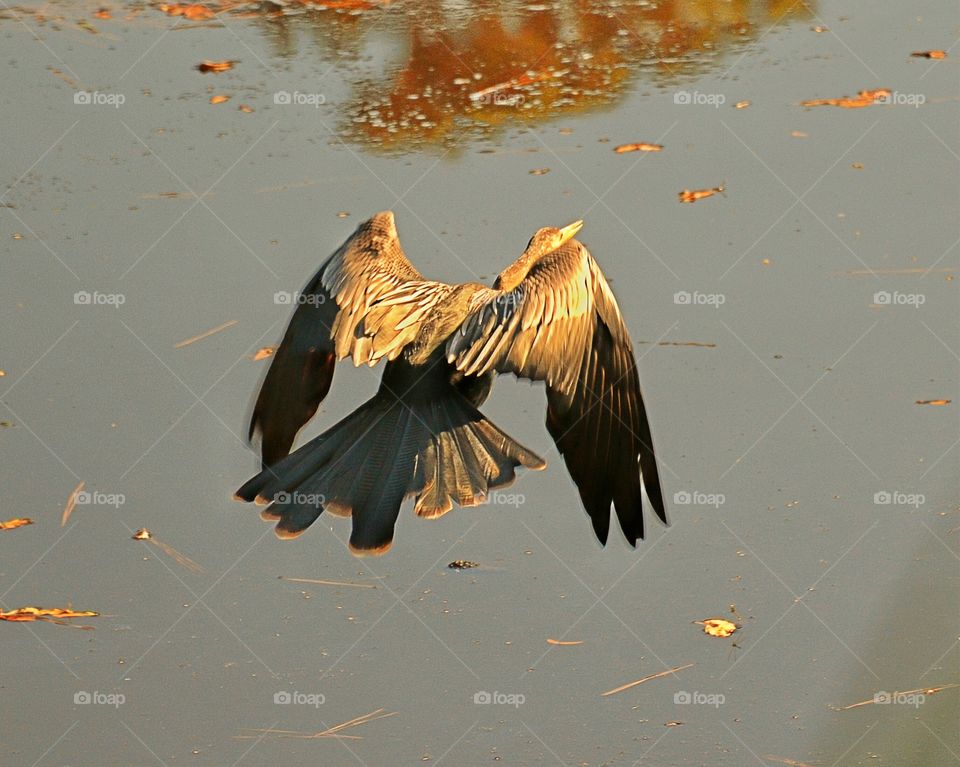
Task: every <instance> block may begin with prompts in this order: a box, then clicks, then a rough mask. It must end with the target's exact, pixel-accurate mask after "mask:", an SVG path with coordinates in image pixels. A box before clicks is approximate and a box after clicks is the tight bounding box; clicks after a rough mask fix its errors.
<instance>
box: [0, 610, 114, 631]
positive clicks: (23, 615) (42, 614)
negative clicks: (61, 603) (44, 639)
mask: <svg viewBox="0 0 960 767" xmlns="http://www.w3.org/2000/svg"><path fill="white" fill-rule="evenodd" d="M98 615H100V613H96V612H93V611H92V610H80V611H77V610H71V609H69V608H66V609H64V608H60V607H51V608H45V607H18V608H17V609H16V610H8V611H4V610H0V621H12V622H16V623H32V622H35V621H45V622H47V623H57V624H59V625H61V626H70V625H72V624H69V623H67V622H66V620H65V619H66V618H95V617H96V616H98ZM73 628H78V629H86V630H88V631H92V630H93V626H73Z"/></svg>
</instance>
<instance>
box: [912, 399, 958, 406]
mask: <svg viewBox="0 0 960 767" xmlns="http://www.w3.org/2000/svg"><path fill="white" fill-rule="evenodd" d="M951 402H953V400H952V399H918V400H917V404H918V405H939V406H941V407H942V406H943V405H949V404H950V403H951Z"/></svg>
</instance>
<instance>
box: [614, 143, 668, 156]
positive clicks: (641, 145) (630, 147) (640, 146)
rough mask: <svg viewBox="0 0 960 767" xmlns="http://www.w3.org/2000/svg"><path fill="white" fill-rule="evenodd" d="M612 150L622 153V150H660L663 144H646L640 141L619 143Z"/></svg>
mask: <svg viewBox="0 0 960 767" xmlns="http://www.w3.org/2000/svg"><path fill="white" fill-rule="evenodd" d="M613 151H614V152H616V153H617V154H623V153H624V152H662V151H663V144H647V143H645V142H642V141H641V142H639V143H637V144H621V145H620V146H616V147H614V148H613Z"/></svg>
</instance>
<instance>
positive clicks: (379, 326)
mask: <svg viewBox="0 0 960 767" xmlns="http://www.w3.org/2000/svg"><path fill="white" fill-rule="evenodd" d="M582 226H583V222H582V221H575V222H573V223H572V224H569V225H567V226H565V227H562V228H555V227H544V228H541V229H538V230H537V231H536V233H535V234H534V235H533V237H532V238H531V239H530V241H529V243H528V244H527V246H526V248H525V249H524V251H523V253H522V254H521V255H520V257H519V258H518V259H517V260H516V261H514V262H513V263H512V264H510V265H509V266H508V267H507V268H506V269H504V270H503V271H502V272H501V273H500V274H499V275H498V276H497V278H496V280H495V281H494V283H493V286H492V287H488V286H486V285H483V284H480V283H477V282H466V283H462V284H457V285H450V284H447V283H443V282H437V281H432V280H428V279H426V278H425V277H423V275H421V274H420V272H418V271H417V270H416V268H415V267H414V266H413V264H411V262H410V261H409V260H408V259H407V257H406V255H405V253H404V251H403V249H402V247H401V245H400V239H399V235H398V233H397V228H396V220H395V217H394V214H393V213H392V212H391V211H384V212H380V213H377V214H376V215H374V216H373V217H371V218H370V219H369V220H367V221H365V222H363V223H361V224H360V225H359V226H358V227H357V229H356V231H354V233H353V234H352V235H350V237H348V238H347V240H346V241H345V242H344V243H343V244H342V245H341V246H340V248H338V249H337V250H336V251H335V252H334V253H333V255H331V256H330V257H329V258H328V259H327V260H326V261H325V262H324V263H323V265H322V266H321V267H320V269H319V270H318V271H317V273H316V274H315V275H314V276H313V277H312V278H311V280H310V281H309V282H308V283H307V285H306V286H305V287H304V289H303V290H302V291H301V292H300V293H299V294H297V301H296V303H297V308H296V309H295V311H294V312H293V316H292V317H291V319H290V322H289V324H288V326H287V329H286V332H285V333H284V336H283V339H282V341H281V343H280V345H279V346H278V348H277V350H276V352H275V354H274V355H273V358H272V361H271V364H270V367H269V369H268V371H267V373H266V375H265V377H264V379H263V382H262V385H261V387H260V390H259V394H258V395H257V397H256V400H255V402H254V405H253V412H252V415H251V417H250V424H249V432H248V439H249V440H254V439H255V438H256V436H257V435H259V438H260V457H261V470H260V472H259V473H258V474H256V475H255V476H254V477H252V478H251V479H250V480H249V481H247V482H246V483H245V484H244V485H243V486H242V487H241V488H240V489H239V490H237V492H236V494H235V496H234V497H235V498H236V499H237V500H241V501H247V502H256V503H258V504H260V505H265V506H266V508H265V509H264V510H263V511H262V512H261V517H262V518H263V519H265V520H269V521H274V522H276V526H275V532H276V535H277V536H278V537H279V538H281V539H289V538H295V537H297V536H299V535H300V534H302V533H303V532H304V531H305V530H306V529H307V528H308V527H310V525H311V524H313V522H315V521H316V520H317V519H318V518H319V517H320V515H321V514H322V513H323V512H324V511H327V512H329V513H331V514H333V515H335V516H347V517H351V518H352V525H351V534H350V538H349V542H348V547H349V549H350V551H351V552H352V553H353V554H356V555H379V554H383V553H385V552H386V551H388V550H389V549H390V547H391V546H392V544H393V540H394V533H395V526H396V522H397V518H398V516H399V512H400V508H401V505H402V503H403V501H404V500H405V499H406V498H407V497H409V496H411V495H412V496H415V505H414V511H415V512H416V514H417V515H418V516H420V517H424V518H428V519H429V518H436V517H440V516H442V515H443V514H445V513H447V512H448V511H450V510H451V509H452V508H453V504H454V503H456V504H457V505H459V506H461V507H469V506H476V505H478V504H480V503H483V502H484V500H485V499H486V498H487V496H488V495H489V493H490V492H491V491H492V490H494V489H495V488H498V487H502V486H505V485H507V484H509V483H511V482H512V481H514V479H515V477H516V469H518V468H520V467H522V468H524V469H530V470H540V469H543V468H545V466H546V462H545V461H544V460H543V459H542V458H541V457H540V456H539V455H537V454H536V453H534V452H533V451H532V450H530V449H528V448H526V447H524V446H523V445H521V444H520V443H518V442H517V441H515V440H514V439H513V438H512V437H510V436H509V435H508V434H507V433H506V432H505V431H503V430H502V429H501V428H500V427H498V426H496V425H495V424H493V423H492V422H491V421H490V420H489V419H487V418H486V417H485V416H484V415H483V414H482V413H481V412H480V411H479V409H478V408H479V407H480V406H481V405H482V404H483V402H484V401H485V400H486V399H487V397H488V395H489V394H490V391H491V388H492V386H493V381H494V378H495V377H496V376H497V375H498V374H506V373H512V374H513V375H514V376H516V377H517V378H522V379H529V380H531V381H543V382H544V383H545V385H546V395H547V416H546V426H547V430H548V431H549V433H550V435H551V436H552V437H553V440H554V442H555V444H556V447H557V450H558V452H559V453H560V455H562V456H563V459H564V462H565V464H566V467H567V470H568V472H569V474H570V476H571V478H572V479H573V481H574V483H575V484H576V486H577V488H578V490H579V494H580V499H581V501H582V504H583V507H584V509H585V510H586V512H587V514H588V515H589V517H590V520H591V522H592V526H593V530H594V533H595V535H596V537H597V539H598V540H599V542H600V543H601V544H602V545H604V546H605V545H606V542H607V537H608V533H609V527H610V516H611V505H612V506H613V508H614V510H615V512H616V515H617V519H618V521H619V524H620V529H621V530H622V532H623V535H624V537H625V538H626V540H627V542H628V543H629V544H630V545H631V546H633V547H636V544H637V539H638V538H640V539H642V538H643V535H644V522H643V505H642V501H641V477H642V480H643V486H644V487H645V488H646V494H647V497H648V499H649V501H650V505H651V506H652V507H653V510H654V512H655V513H656V515H657V517H658V518H659V519H660V520H661V521H662V522H663V523H664V524H666V523H667V517H666V513H665V510H664V504H663V494H662V491H661V487H660V478H659V473H658V470H657V458H656V455H655V453H654V447H653V439H652V436H651V432H650V424H649V422H648V420H647V414H646V410H645V407H644V401H643V396H642V393H641V389H640V383H639V378H638V374H637V366H636V361H635V358H634V354H633V348H632V342H631V340H630V335H629V333H628V331H627V328H626V325H625V324H624V321H623V317H622V316H621V313H620V309H619V307H618V305H617V301H616V299H615V297H614V295H613V292H612V290H611V288H610V285H609V284H608V283H607V280H606V279H605V277H604V276H603V273H602V272H601V270H600V267H599V266H598V264H597V262H596V261H595V260H594V258H593V256H592V255H591V254H590V252H589V251H588V250H587V248H586V246H584V245H583V244H582V243H581V242H579V241H578V240H576V239H575V238H574V237H575V235H576V234H577V233H578V232H579V231H580V229H581V227H582ZM344 359H350V360H352V362H353V364H354V365H355V366H361V365H369V366H373V365H376V364H378V363H379V362H385V367H384V371H383V375H382V377H381V380H380V386H379V389H378V391H377V393H376V394H375V395H374V396H373V397H372V398H371V399H369V400H367V401H366V402H365V403H363V404H362V405H360V407H358V408H357V409H356V410H354V411H353V412H352V413H350V414H349V415H347V416H346V417H344V418H342V419H341V420H340V421H339V422H338V423H336V424H335V425H334V426H332V427H331V428H330V429H328V430H327V431H325V432H323V433H322V434H320V435H319V436H317V437H315V438H313V439H312V440H310V441H309V442H307V443H305V444H304V445H302V446H301V447H299V448H297V449H296V450H294V451H293V452H291V448H292V446H293V443H294V441H295V439H296V436H297V434H298V432H299V431H300V429H301V428H302V427H303V426H304V424H306V423H307V422H308V421H309V420H310V419H311V418H312V417H313V416H314V414H315V413H316V411H317V408H318V407H319V405H320V403H321V402H322V401H323V399H324V397H326V395H327V393H328V392H329V390H330V386H331V382H332V380H333V373H334V368H335V365H336V362H337V361H338V360H344Z"/></svg>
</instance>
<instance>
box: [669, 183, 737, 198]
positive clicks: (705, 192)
mask: <svg viewBox="0 0 960 767" xmlns="http://www.w3.org/2000/svg"><path fill="white" fill-rule="evenodd" d="M725 190H726V187H725V186H724V185H723V184H720V186H715V187H713V188H712V189H684V190H683V191H682V192H678V196H679V198H680V202H696V201H697V200H702V199H703V198H705V197H713V195H715V194H723V193H724V191H725Z"/></svg>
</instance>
